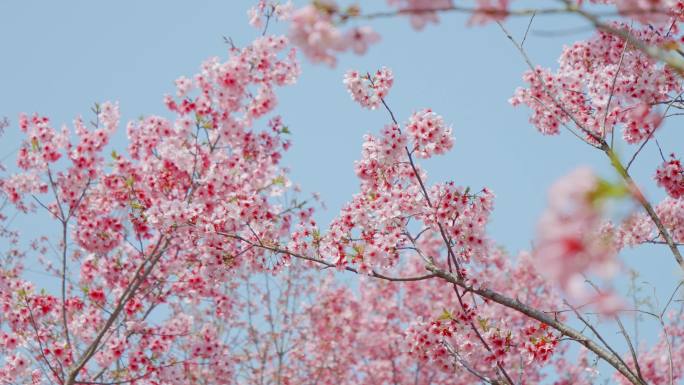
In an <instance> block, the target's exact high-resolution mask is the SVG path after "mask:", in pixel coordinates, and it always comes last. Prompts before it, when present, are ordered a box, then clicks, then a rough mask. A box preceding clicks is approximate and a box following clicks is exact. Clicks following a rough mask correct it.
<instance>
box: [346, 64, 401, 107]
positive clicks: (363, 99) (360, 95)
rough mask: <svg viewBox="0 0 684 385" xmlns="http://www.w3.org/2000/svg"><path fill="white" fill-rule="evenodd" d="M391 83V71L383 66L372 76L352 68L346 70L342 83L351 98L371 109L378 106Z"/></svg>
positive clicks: (392, 79) (392, 81) (392, 78)
mask: <svg viewBox="0 0 684 385" xmlns="http://www.w3.org/2000/svg"><path fill="white" fill-rule="evenodd" d="M393 83H394V75H392V71H391V70H390V69H388V68H384V67H383V68H381V69H379V70H377V71H376V72H375V74H374V75H373V76H372V77H371V76H370V74H368V75H362V74H360V73H359V72H358V71H354V70H350V71H347V73H346V74H345V75H344V84H345V85H346V86H347V90H348V91H349V94H350V95H351V97H352V99H353V100H354V101H356V102H357V103H359V104H360V105H361V106H362V107H365V108H369V109H371V110H374V109H376V108H378V107H379V106H380V103H381V102H382V99H383V98H385V97H386V96H387V93H388V92H389V90H390V88H392V84H393Z"/></svg>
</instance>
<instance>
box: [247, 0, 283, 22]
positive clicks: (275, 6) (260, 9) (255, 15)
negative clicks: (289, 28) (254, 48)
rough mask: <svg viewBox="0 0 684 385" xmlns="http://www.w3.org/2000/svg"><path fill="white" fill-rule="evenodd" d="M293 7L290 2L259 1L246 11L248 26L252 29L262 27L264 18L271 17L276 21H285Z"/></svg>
mask: <svg viewBox="0 0 684 385" xmlns="http://www.w3.org/2000/svg"><path fill="white" fill-rule="evenodd" d="M293 9H294V6H293V4H292V1H289V0H288V1H286V2H280V1H267V0H259V2H258V3H257V4H256V5H255V6H253V7H252V8H250V9H249V10H248V11H247V15H248V16H249V24H250V25H251V26H252V27H254V28H263V27H264V24H265V22H264V18H266V19H269V18H271V17H273V18H275V19H276V20H287V19H288V18H289V17H290V14H291V13H292V10H293Z"/></svg>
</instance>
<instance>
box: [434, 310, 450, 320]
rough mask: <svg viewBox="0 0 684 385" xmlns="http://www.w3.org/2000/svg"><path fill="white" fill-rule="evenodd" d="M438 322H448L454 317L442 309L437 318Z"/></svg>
mask: <svg viewBox="0 0 684 385" xmlns="http://www.w3.org/2000/svg"><path fill="white" fill-rule="evenodd" d="M437 319H438V320H439V321H450V320H452V319H454V317H453V316H452V315H451V313H450V312H449V310H447V309H443V310H442V314H440V315H439V318H437Z"/></svg>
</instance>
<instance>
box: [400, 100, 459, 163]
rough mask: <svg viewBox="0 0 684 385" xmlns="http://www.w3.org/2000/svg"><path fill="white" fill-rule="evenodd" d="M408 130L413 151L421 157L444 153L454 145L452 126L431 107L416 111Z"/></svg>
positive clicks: (410, 119) (407, 127)
mask: <svg viewBox="0 0 684 385" xmlns="http://www.w3.org/2000/svg"><path fill="white" fill-rule="evenodd" d="M406 131H407V134H408V136H409V138H411V139H412V144H413V148H412V151H415V153H416V156H418V157H420V158H425V159H427V158H430V157H432V156H433V155H439V154H444V153H445V152H447V151H449V150H451V148H452V147H453V145H454V138H453V134H452V132H451V127H449V126H447V125H446V124H445V123H444V119H443V118H442V117H441V116H440V115H437V114H436V113H435V112H434V111H432V110H431V109H429V108H426V109H424V110H420V111H417V112H414V113H413V115H411V117H410V118H409V121H408V123H407V125H406Z"/></svg>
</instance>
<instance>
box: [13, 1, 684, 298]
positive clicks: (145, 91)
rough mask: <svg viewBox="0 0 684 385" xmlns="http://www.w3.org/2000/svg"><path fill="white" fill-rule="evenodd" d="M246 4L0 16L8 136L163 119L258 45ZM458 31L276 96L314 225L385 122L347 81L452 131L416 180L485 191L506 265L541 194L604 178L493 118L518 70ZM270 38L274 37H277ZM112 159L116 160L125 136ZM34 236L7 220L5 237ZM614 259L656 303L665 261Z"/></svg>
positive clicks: (396, 47)
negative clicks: (320, 202) (145, 117)
mask: <svg viewBox="0 0 684 385" xmlns="http://www.w3.org/2000/svg"><path fill="white" fill-rule="evenodd" d="M253 3H255V2H253V1H248V0H230V1H229V0H224V1H196V2H192V3H191V2H186V1H180V0H164V1H162V0H149V1H117V2H94V1H86V0H80V1H64V2H62V1H59V2H57V1H13V2H11V1H2V2H0V15H2V21H1V22H0V52H1V53H2V57H1V58H0V116H3V115H5V116H8V117H9V118H10V120H11V121H12V122H13V123H16V121H17V115H18V113H20V112H29V113H31V112H39V113H41V114H45V115H47V116H49V117H51V119H52V121H53V123H54V124H56V125H57V124H59V125H61V124H62V123H67V124H70V123H71V121H72V120H73V118H74V117H75V116H77V115H79V114H82V115H84V116H86V117H87V116H88V114H89V108H90V106H92V104H93V103H94V102H96V101H105V100H118V101H119V103H120V107H121V111H122V121H123V122H125V121H127V120H128V119H134V118H137V117H138V116H140V115H142V114H165V108H164V106H163V104H162V96H163V95H164V94H165V93H172V92H173V91H174V88H173V80H174V79H176V78H177V77H178V76H180V75H192V74H194V73H195V72H196V71H197V69H198V68H199V65H200V63H201V62H202V61H203V60H204V59H205V58H207V57H209V56H221V57H225V56H226V55H227V46H226V45H225V43H224V42H223V37H222V36H230V37H232V38H233V39H234V40H235V42H236V43H237V44H238V45H244V44H246V43H247V42H249V41H250V40H251V39H252V38H253V37H255V36H256V35H257V34H258V32H257V31H255V30H253V29H252V28H250V27H249V26H248V24H247V16H246V10H247V9H248V8H249V6H251V5H252V4H253ZM299 3H300V4H301V2H299ZM528 3H532V4H537V5H539V4H548V2H546V1H544V2H542V1H536V2H535V1H529V2H528ZM371 4H372V5H373V6H376V7H379V6H380V5H381V4H384V2H381V1H379V0H373V1H363V2H362V7H363V6H366V7H368V6H369V5H371ZM466 20H467V17H466V16H464V15H455V14H452V15H445V16H444V17H443V18H442V23H440V24H439V25H437V26H429V27H428V28H426V30H424V31H422V32H416V31H414V30H412V29H411V27H410V25H409V23H408V21H407V20H404V19H390V20H380V21H376V22H373V26H374V27H375V29H376V30H377V31H378V32H380V33H381V34H382V36H383V40H382V41H381V42H380V43H379V44H377V45H376V46H373V47H372V48H371V50H370V51H369V53H368V54H367V55H365V56H363V57H359V56H355V55H344V56H342V57H341V58H340V60H339V62H338V65H337V66H336V67H335V68H332V69H331V68H328V67H324V66H314V65H311V64H310V63H308V62H304V64H303V74H302V76H301V79H300V81H299V84H297V85H296V86H294V87H289V88H287V89H283V90H281V92H279V96H280V107H279V113H280V114H282V116H283V118H284V121H285V122H286V123H287V124H288V126H289V127H290V130H291V131H292V139H293V142H294V146H293V148H292V149H291V150H290V152H289V153H288V154H287V156H286V164H287V165H289V166H290V167H291V168H292V177H293V179H294V180H295V181H296V182H298V183H299V184H300V185H301V186H302V189H303V190H304V191H306V192H313V191H316V192H319V193H320V194H321V196H322V197H323V199H324V200H325V202H326V204H327V206H328V210H327V211H324V212H320V213H319V214H318V215H319V218H320V220H321V221H323V222H327V221H329V220H330V219H331V218H332V217H333V216H334V215H335V213H336V212H337V210H338V209H339V208H340V206H341V205H342V204H343V203H344V202H345V201H347V200H348V199H349V198H350V197H351V195H352V194H353V193H355V192H356V191H357V190H358V182H357V180H356V178H355V176H354V172H353V161H354V160H355V159H357V158H358V157H359V154H360V148H361V143H362V136H363V134H364V133H367V132H377V131H378V130H379V129H380V128H382V127H383V125H385V124H387V123H389V118H388V116H387V114H386V113H384V111H381V110H377V111H368V110H363V109H361V108H359V107H358V106H357V105H356V104H355V103H353V102H352V101H351V99H350V98H349V95H348V94H347V91H346V90H345V88H344V86H343V85H342V77H343V74H344V72H345V71H346V70H347V69H349V68H355V69H359V70H362V71H373V70H375V69H377V68H379V67H380V66H387V67H390V68H392V69H393V70H394V74H395V86H394V88H393V89H392V90H391V91H390V95H389V97H388V99H387V100H388V103H389V104H390V105H391V107H392V109H393V110H394V112H395V114H397V117H398V118H399V119H400V120H401V121H405V120H406V119H407V118H408V116H409V115H410V114H411V113H412V112H413V111H415V110H418V109H421V108H425V107H430V108H432V109H433V110H435V111H436V112H437V113H439V114H441V115H442V116H444V119H445V121H447V122H449V123H450V124H452V125H453V127H454V134H455V138H456V141H455V146H454V150H453V151H452V152H451V153H450V154H448V155H446V156H441V157H438V158H435V159H432V160H430V161H429V162H427V163H425V164H424V166H425V167H426V168H427V170H428V173H429V175H430V180H431V181H433V182H436V181H441V180H447V179H449V180H455V181H456V182H457V183H458V184H460V185H467V186H471V187H472V188H473V189H479V188H480V187H482V186H487V187H489V188H491V189H492V190H493V191H494V192H495V194H496V195H497V199H496V210H495V213H494V215H493V221H492V223H491V226H490V230H491V234H492V236H493V237H494V238H495V239H496V240H497V241H498V242H499V243H501V244H502V245H504V246H505V247H506V248H508V249H509V250H511V251H512V252H515V251H517V250H520V249H527V248H529V246H530V242H531V240H532V239H533V238H534V232H535V223H536V220H537V218H538V216H539V213H540V212H541V210H542V209H543V208H544V206H545V204H546V191H547V189H548V187H549V185H550V184H551V183H552V182H553V181H554V180H555V179H557V178H558V177H560V176H562V175H564V174H566V173H568V172H569V171H571V170H572V169H573V168H574V167H576V166H577V165H591V166H593V167H594V168H595V169H596V170H598V171H599V172H600V173H601V174H602V175H603V176H605V177H607V178H613V179H614V178H616V175H614V174H613V172H612V171H611V169H610V168H609V165H608V162H607V159H606V158H605V156H604V155H603V154H602V153H600V152H598V151H596V150H593V149H591V148H589V147H588V146H586V145H584V144H583V143H581V142H579V141H578V140H577V139H576V138H575V137H573V136H571V135H569V134H567V133H563V134H562V135H560V136H557V137H543V136H541V135H540V134H538V133H537V132H536V130H535V128H534V127H532V126H531V125H530V124H529V123H528V111H527V110H526V109H513V108H512V107H511V106H510V105H509V104H508V102H507V100H508V98H509V97H510V96H511V95H512V93H513V91H514V89H515V88H516V87H517V86H520V85H522V81H521V74H522V72H523V71H524V70H525V69H526V65H525V64H524V62H523V60H522V58H521V57H520V56H519V55H518V53H517V52H516V51H515V49H514V48H513V46H512V45H511V44H510V42H509V41H508V40H507V39H506V37H505V36H504V35H503V34H502V33H501V31H500V30H499V29H498V27H497V26H496V25H488V26H486V27H468V26H466ZM527 22H528V20H527V19H517V20H510V21H509V22H508V24H507V25H508V28H509V29H510V30H511V31H512V32H513V34H514V35H515V36H517V37H518V38H520V37H522V35H523V33H524V31H525V28H526V26H527ZM578 28H579V32H578ZM273 31H283V25H275V26H274V29H273ZM550 31H555V32H556V33H549V32H550ZM558 32H562V33H558ZM589 32H590V30H589V28H588V27H587V26H586V24H584V23H583V22H582V21H581V20H580V19H576V18H573V17H569V16H559V17H548V16H544V17H542V16H539V17H537V18H536V20H535V22H534V25H533V26H532V29H531V32H530V35H529V36H528V38H527V41H526V43H525V46H526V48H527V49H528V51H529V53H530V56H531V57H532V59H533V60H534V62H535V63H537V64H541V65H544V66H554V65H555V62H556V59H557V57H558V56H559V54H560V52H561V48H562V45H563V44H568V43H571V42H572V41H574V40H578V39H582V38H584V37H586V36H587V35H588V33H589ZM675 130H676V129H673V127H667V126H666V127H665V128H664V129H662V130H661V131H659V133H658V138H659V140H660V141H661V143H662V144H663V146H664V150H665V151H668V152H669V151H675V150H677V149H678V148H677V145H681V143H683V141H682V139H684V133H683V132H682V131H681V130H679V131H678V132H677V131H675ZM7 131H8V132H7V134H6V135H5V136H4V137H2V139H1V140H2V141H1V142H0V158H2V157H4V156H5V155H7V154H10V153H11V152H12V151H13V150H14V149H15V148H16V147H17V145H18V142H17V140H18V138H19V136H18V135H17V134H16V131H17V129H16V124H14V125H12V126H11V127H10V128H9V129H8V130H7ZM114 146H115V147H117V146H118V148H120V149H121V150H123V149H124V146H125V130H124V124H122V127H121V131H120V135H119V137H118V138H117V139H116V141H115V142H114ZM619 151H620V152H621V153H622V154H623V156H625V155H627V154H631V152H632V151H634V148H632V147H628V146H626V145H624V144H621V145H620V147H619ZM658 159H659V158H658V156H657V151H656V149H655V146H652V145H649V146H647V147H646V149H645V151H644V154H643V156H642V157H641V158H640V159H639V160H638V161H637V163H636V165H635V166H634V168H633V170H634V175H635V178H636V179H637V180H638V181H640V182H642V183H643V184H644V185H645V187H646V192H647V195H648V196H649V197H650V198H651V199H652V200H653V201H656V200H659V199H660V198H661V197H662V196H663V194H662V192H661V191H658V190H657V189H655V188H654V185H653V183H652V180H651V176H652V173H653V170H654V167H655V165H656V164H657V163H658ZM35 225H38V224H37V223H31V222H30V221H28V220H27V219H20V220H18V221H17V226H18V227H19V228H20V229H21V228H24V229H30V227H29V226H31V227H33V226H35ZM34 228H35V227H34ZM623 256H624V260H625V261H626V263H627V264H629V265H631V266H635V267H636V268H638V269H639V270H640V271H641V272H642V273H643V276H644V280H647V281H649V282H651V283H654V284H655V285H656V287H657V288H658V294H659V297H661V298H662V297H665V296H667V295H669V290H671V289H672V288H673V287H674V282H675V278H676V277H677V275H676V274H678V273H677V271H678V270H677V268H676V265H675V263H674V261H673V258H672V257H671V256H670V255H669V254H668V253H667V252H666V250H665V249H664V248H662V247H660V248H658V247H648V248H643V249H640V250H639V251H638V252H636V253H635V252H627V253H625V254H624V255H623Z"/></svg>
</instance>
